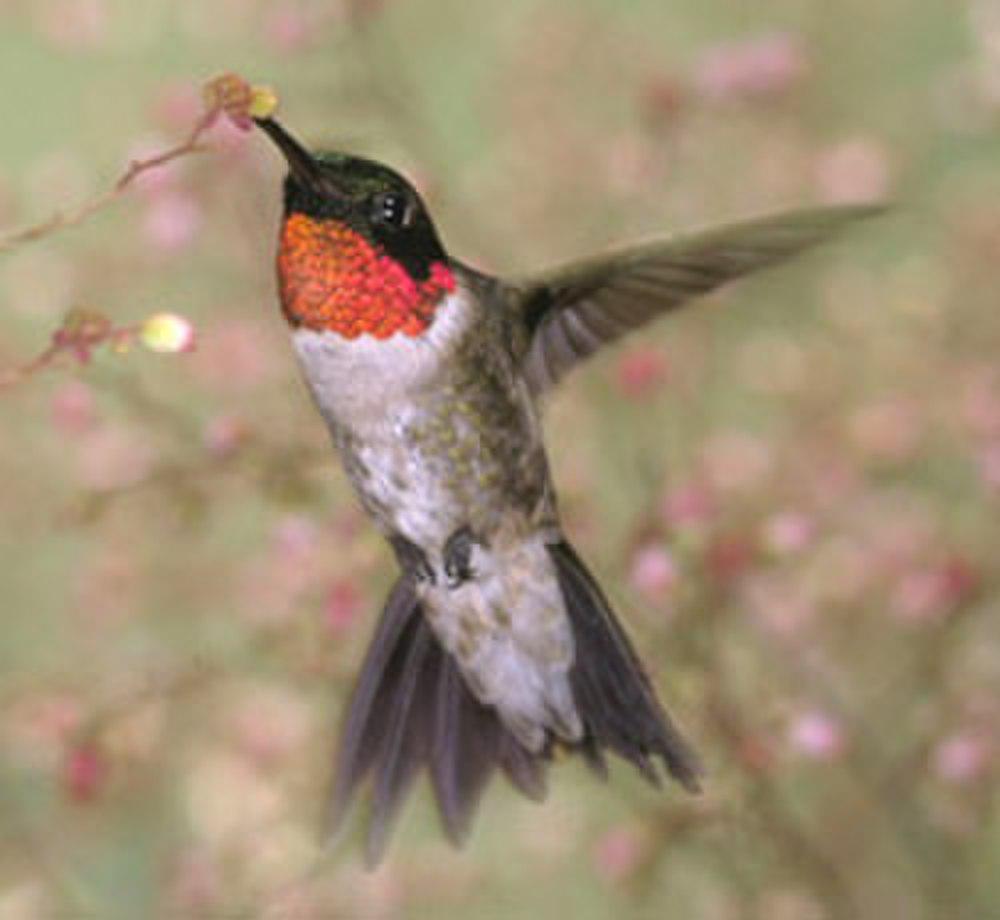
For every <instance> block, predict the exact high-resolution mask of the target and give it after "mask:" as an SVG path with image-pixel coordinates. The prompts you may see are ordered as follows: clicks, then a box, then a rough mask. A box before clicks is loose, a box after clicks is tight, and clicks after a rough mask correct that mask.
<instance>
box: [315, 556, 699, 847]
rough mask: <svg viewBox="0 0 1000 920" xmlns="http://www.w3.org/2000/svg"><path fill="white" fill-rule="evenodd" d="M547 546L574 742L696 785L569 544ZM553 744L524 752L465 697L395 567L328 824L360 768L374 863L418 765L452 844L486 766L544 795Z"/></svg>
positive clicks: (598, 763)
mask: <svg viewBox="0 0 1000 920" xmlns="http://www.w3.org/2000/svg"><path fill="white" fill-rule="evenodd" d="M549 551H550V553H551V555H552V559H553V562H554V563H555V567H556V571H557V573H558V577H559V584H560V587H561V589H562V593H563V597H564V599H565V601H566V607H567V610H568V611H569V614H570V617H571V619H572V622H573V631H574V637H575V640H576V661H575V663H574V665H573V669H572V671H571V672H570V682H571V685H572V688H573V693H574V696H575V699H576V704H577V709H578V711H579V712H580V715H581V717H582V719H583V722H584V725H585V726H586V735H585V737H584V738H583V740H582V741H581V742H580V743H579V744H578V745H576V746H575V749H576V750H578V751H579V753H580V754H582V755H583V756H584V758H585V759H586V760H587V762H588V763H589V764H590V766H591V767H592V768H593V769H594V770H595V771H596V772H597V773H599V774H600V775H602V776H605V775H606V774H607V766H606V764H605V761H604V753H603V752H604V750H610V751H613V752H614V753H616V754H618V755H619V756H621V757H623V758H625V759H626V760H628V761H630V762H631V763H633V764H635V766H636V767H638V769H639V770H640V771H641V772H642V773H643V775H644V776H646V777H647V778H648V779H649V780H650V781H651V782H654V783H658V782H659V774H658V772H657V770H656V767H655V764H654V761H655V758H657V757H659V758H661V759H662V761H663V763H664V765H665V766H666V768H667V771H668V772H669V773H670V774H671V775H672V776H674V777H675V778H676V779H677V780H678V781H679V782H680V783H681V784H682V785H683V786H684V787H685V788H687V789H689V790H692V791H695V790H697V789H698V779H697V777H698V774H699V772H700V768H699V766H698V761H697V758H696V757H695V755H694V753H693V752H692V751H691V750H690V749H689V748H688V746H687V745H686V744H685V743H684V741H683V740H682V739H681V737H680V734H679V733H678V731H677V730H676V729H675V728H674V726H673V724H672V723H671V721H670V719H669V718H668V717H667V715H666V713H664V711H663V709H662V708H661V707H660V705H659V703H658V702H657V699H656V694H655V693H654V691H653V688H652V685H651V684H650V683H649V680H648V678H647V677H646V676H645V674H644V672H643V670H642V666H641V664H640V662H639V659H638V656H637V655H636V653H635V652H634V650H633V649H632V646H631V645H630V644H629V641H628V639H627V638H626V636H625V634H624V633H623V632H622V630H621V627H620V626H619V625H618V623H617V622H616V620H615V618H614V615H613V614H612V613H611V610H610V608H609V607H608V604H607V601H606V600H605V599H604V595H603V594H602V593H601V590H600V588H598V586H597V584H596V583H595V582H594V580H593V579H592V578H591V577H590V575H589V574H588V572H587V570H586V569H585V568H584V566H583V563H582V562H581V561H580V559H579V558H578V557H577V555H576V553H575V552H574V551H573V549H572V547H570V546H569V544H567V543H559V544H555V545H552V546H550V547H549ZM555 743H556V742H555V741H550V743H549V744H547V745H546V746H545V747H544V748H543V750H542V751H540V752H533V751H529V750H527V749H526V748H525V747H523V746H522V745H521V744H520V743H519V742H518V741H517V739H516V738H515V737H514V735H513V734H512V733H511V732H510V731H508V730H507V729H506V728H505V727H504V725H503V724H502V723H501V721H500V719H499V717H498V716H497V714H496V711H495V710H494V709H492V708H491V707H488V706H484V705H483V704H482V703H480V702H479V701H478V700H477V699H476V698H475V697H474V696H473V695H472V693H471V692H470V690H469V689H468V687H467V686H466V684H465V681H464V680H463V678H462V675H461V673H460V672H459V670H458V666H457V665H456V664H455V661H454V660H453V659H452V657H451V656H450V655H448V654H447V653H446V652H445V651H444V649H443V648H442V647H441V645H440V643H439V642H438V641H437V639H436V638H435V636H434V634H433V632H432V631H431V629H430V627H429V626H428V625H427V623H426V622H425V620H424V617H423V614H422V612H421V610H420V603H419V601H418V599H417V596H416V593H415V591H414V586H413V582H412V580H411V578H410V577H409V576H405V575H404V576H402V577H401V578H400V579H399V581H397V582H396V585H395V586H394V587H393V590H392V593H391V594H390V595H389V599H388V601H387V602H386V606H385V610H384V611H383V613H382V619H381V621H380V622H379V625H378V627H377V629H376V631H375V636H374V638H373V639H372V643H371V646H370V647H369V649H368V654H367V655H366V657H365V661H364V664H363V665H362V668H361V674H360V676H359V678H358V683H357V686H356V687H355V690H354V694H353V696H352V698H351V702H350V705H349V708H348V712H347V720H346V722H345V724H344V729H343V733H342V737H341V743H340V751H339V754H338V758H337V770H336V777H335V781H334V788H333V796H332V803H331V812H332V822H333V826H334V829H336V828H338V827H339V826H340V825H341V824H342V823H343V821H344V818H345V817H346V815H347V812H348V810H349V807H350V804H351V801H352V800H353V798H354V796H355V793H356V792H357V790H358V787H359V786H360V785H361V784H362V783H363V782H364V781H366V780H367V779H368V778H369V777H370V778H371V781H372V784H373V791H372V797H371V814H370V819H369V824H368V837H367V845H366V848H365V850H366V860H367V862H368V864H369V865H375V864H377V863H378V861H379V860H380V858H381V856H382V853H383V851H384V849H385V845H386V843H387V842H388V837H389V832H390V830H391V828H392V823H393V819H394V818H395V817H396V814H397V813H398V811H399V808H400V806H401V805H402V803H403V800H404V799H405V796H406V793H407V791H408V790H409V788H410V786H411V785H412V783H413V780H414V779H415V778H416V777H417V775H418V774H419V772H420V770H421V769H422V768H424V767H426V768H427V770H428V772H429V773H430V777H431V783H432V786H433V789H434V794H435V797H436V798H437V803H438V808H439V810H440V812H441V818H442V821H443V824H444V828H445V832H446V833H447V835H448V837H449V839H450V840H451V841H452V842H453V843H455V844H460V843H461V842H462V841H463V839H464V838H465V836H466V834H467V833H468V830H469V827H470V825H471V822H472V816H473V813H474V812H475V808H476V805H477V803H478V801H479V798H480V796H481V795H482V792H483V790H484V789H485V787H486V784H487V783H488V782H489V779H490V777H491V776H492V775H493V772H494V771H495V770H496V769H497V768H498V767H499V768H500V769H501V770H502V771H503V772H504V773H505V774H506V776H507V778H508V779H509V780H510V782H511V783H512V784H513V785H514V786H515V787H516V788H517V789H519V790H520V791H521V792H522V793H524V794H525V795H526V796H529V797H530V798H533V799H541V798H542V797H544V795H545V780H546V769H547V766H548V762H549V761H550V760H551V757H552V751H553V747H554V745H555Z"/></svg>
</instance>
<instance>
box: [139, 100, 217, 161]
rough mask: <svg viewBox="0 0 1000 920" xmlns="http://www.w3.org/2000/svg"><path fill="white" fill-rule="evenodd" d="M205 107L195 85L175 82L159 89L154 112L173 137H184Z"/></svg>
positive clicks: (154, 115) (154, 103) (153, 108)
mask: <svg viewBox="0 0 1000 920" xmlns="http://www.w3.org/2000/svg"><path fill="white" fill-rule="evenodd" d="M204 105H205V103H204V100H203V99H202V94H201V90H200V89H199V87H198V86H197V85H196V84H195V83H193V82H191V81H189V80H174V81H170V82H168V83H164V84H162V85H160V86H159V87H158V88H157V90H156V94H155V96H154V98H153V107H152V112H153V117H154V118H155V119H156V121H157V122H158V123H159V124H160V125H161V126H162V127H163V128H164V130H166V131H169V132H170V133H171V134H172V135H183V134H184V133H185V132H187V131H190V130H191V127H192V125H194V123H195V122H196V121H197V120H198V118H199V116H200V115H201V113H202V111H203V110H204ZM157 171H158V170H153V172H157Z"/></svg>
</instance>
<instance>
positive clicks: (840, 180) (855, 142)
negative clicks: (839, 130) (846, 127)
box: [816, 137, 892, 204]
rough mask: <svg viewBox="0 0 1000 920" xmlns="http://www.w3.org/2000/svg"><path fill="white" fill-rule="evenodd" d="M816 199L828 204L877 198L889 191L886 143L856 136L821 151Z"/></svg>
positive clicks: (884, 196) (886, 196) (886, 195)
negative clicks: (818, 197) (817, 197)
mask: <svg viewBox="0 0 1000 920" xmlns="http://www.w3.org/2000/svg"><path fill="white" fill-rule="evenodd" d="M816 184H817V186H818V187H819V194H820V198H821V199H822V200H823V201H825V202H828V203H830V204H851V203H859V202H860V203H863V202H868V201H881V200H884V199H886V198H888V197H889V195H890V194H891V192H892V169H891V166H890V162H889V153H888V150H887V148H886V146H885V145H884V144H883V143H882V142H881V141H878V140H876V139H875V138H867V137H859V138H853V139H852V140H848V141H843V142H842V143H839V144H836V145H835V146H833V147H831V148H829V149H828V150H825V151H824V152H823V153H821V154H820V156H819V158H818V159H817V161H816Z"/></svg>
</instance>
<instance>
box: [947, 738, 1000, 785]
mask: <svg viewBox="0 0 1000 920" xmlns="http://www.w3.org/2000/svg"><path fill="white" fill-rule="evenodd" d="M993 753H994V751H993V745H992V744H991V742H990V739H989V738H987V737H986V735H985V734H984V733H982V732H979V731H976V730H974V729H964V730H962V731H958V732H956V733H955V734H953V735H951V736H949V737H947V738H945V739H944V740H943V741H941V742H940V743H939V744H938V745H937V746H936V747H935V748H934V750H933V752H932V754H931V766H932V768H933V770H934V772H935V773H936V774H937V775H938V776H939V777H940V778H941V779H943V780H945V781H946V782H949V783H955V784H963V783H970V782H974V781H975V780H977V779H979V778H980V777H981V776H982V775H983V774H984V773H986V771H987V770H988V769H989V768H990V766H991V764H992V761H993Z"/></svg>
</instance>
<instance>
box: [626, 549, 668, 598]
mask: <svg viewBox="0 0 1000 920" xmlns="http://www.w3.org/2000/svg"><path fill="white" fill-rule="evenodd" d="M679 577H680V573H679V572H678V569H677V563H676V562H675V561H674V557H673V555H672V554H671V552H670V550H668V549H667V548H666V547H664V546H660V545H657V544H652V543H650V544H646V545H644V546H640V547H639V548H638V549H637V550H636V551H635V553H634V554H633V555H632V560H631V563H630V565H629V582H630V583H631V585H632V587H633V588H634V589H635V590H636V591H638V592H639V593H640V594H641V595H643V597H645V598H646V599H647V600H648V601H653V602H655V601H660V600H663V598H664V597H666V596H667V595H669V594H670V593H671V592H672V591H673V589H674V588H675V587H676V585H677V582H678V579H679Z"/></svg>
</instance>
